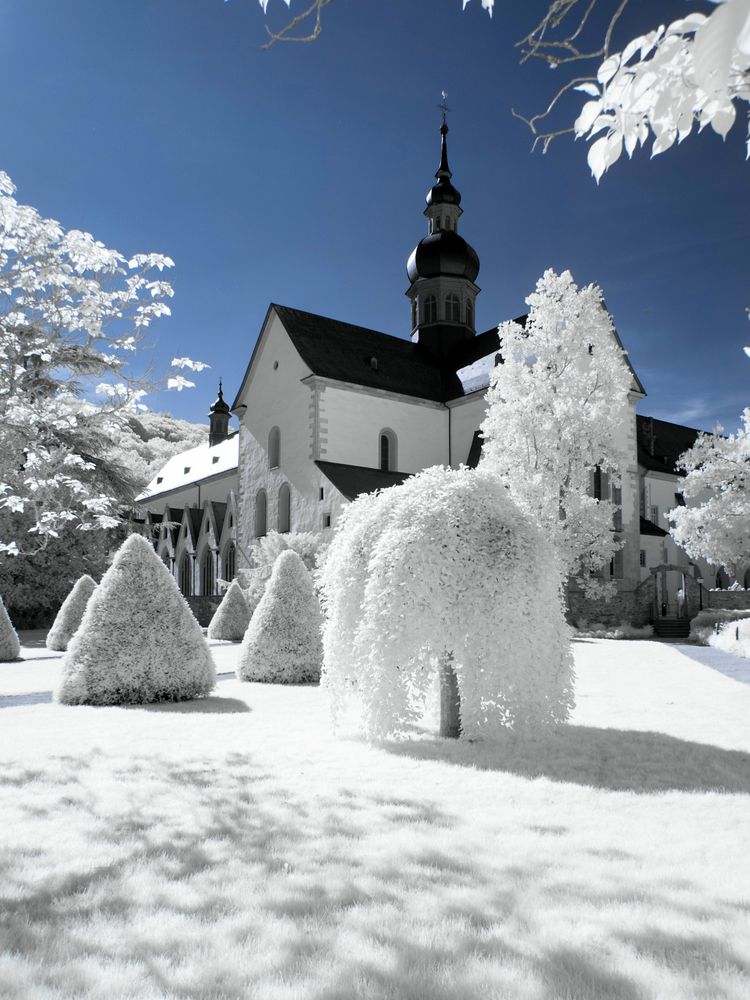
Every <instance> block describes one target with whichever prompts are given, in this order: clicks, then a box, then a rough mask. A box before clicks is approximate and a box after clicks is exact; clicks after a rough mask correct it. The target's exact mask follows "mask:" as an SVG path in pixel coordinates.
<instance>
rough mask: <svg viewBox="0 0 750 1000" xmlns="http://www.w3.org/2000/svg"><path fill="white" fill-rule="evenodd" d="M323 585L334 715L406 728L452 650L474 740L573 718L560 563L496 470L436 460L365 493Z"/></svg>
mask: <svg viewBox="0 0 750 1000" xmlns="http://www.w3.org/2000/svg"><path fill="white" fill-rule="evenodd" d="M320 582H321V585H322V588H323V600H324V606H325V609H326V611H327V620H326V624H325V628H324V651H325V658H324V672H323V677H324V683H325V684H326V685H327V687H328V690H329V692H330V696H331V705H332V709H333V713H334V722H338V721H339V720H340V719H341V717H342V715H344V714H345V713H346V712H347V710H348V709H349V708H351V707H355V708H356V709H357V710H358V716H359V719H360V723H361V726H362V729H363V730H364V732H365V734H366V735H367V736H369V737H382V736H386V735H389V734H393V733H398V732H403V731H404V730H405V729H406V728H407V727H408V725H409V723H410V722H412V721H414V720H416V719H417V718H418V717H419V716H420V715H421V714H422V712H423V710H424V705H425V699H426V697H427V695H428V693H429V692H430V690H431V689H432V688H433V686H434V681H435V675H436V670H437V664H438V661H439V659H440V658H443V657H445V656H447V655H448V654H452V658H453V666H454V669H455V672H456V675H457V679H458V688H459V694H460V705H461V730H462V734H463V735H464V736H467V737H473V736H477V735H480V734H483V733H492V732H493V731H497V730H498V729H499V728H500V727H502V726H514V727H530V726H534V725H540V724H545V723H550V722H559V721H564V720H565V719H567V717H568V714H569V710H570V708H571V707H572V705H573V667H572V656H571V652H570V644H569V629H568V627H567V625H566V623H565V619H564V614H563V600H562V589H561V573H560V570H559V568H558V566H557V564H556V562H555V560H554V558H553V556H552V555H551V554H550V550H549V545H548V544H547V543H546V541H545V539H544V538H543V536H542V535H541V533H540V532H539V530H538V529H537V528H535V527H534V526H533V525H532V524H531V523H530V521H529V520H528V519H527V518H526V517H524V516H523V515H522V514H521V513H520V512H519V510H518V508H517V507H516V506H515V505H514V504H513V503H512V502H511V501H510V500H509V498H508V493H507V490H506V489H505V488H504V487H503V486H502V485H500V484H499V482H498V480H497V478H496V477H494V476H493V475H491V474H489V473H487V472H484V471H479V470H477V471H471V470H467V469H460V470H451V469H444V468H433V469H427V470H426V471H425V472H422V473H420V474H419V475H417V476H414V477H413V478H411V479H409V480H407V482H405V483H404V484H403V485H401V486H395V487H392V488H391V489H388V490H383V491H382V492H380V493H377V494H372V495H369V496H364V497H360V498H358V499H357V500H356V501H355V502H354V503H353V504H352V505H351V506H350V507H349V508H348V509H347V511H346V512H345V515H344V517H343V519H342V522H341V526H340V527H339V528H338V530H337V532H336V535H335V537H334V539H333V542H332V543H331V547H330V549H329V550H328V557H327V559H326V562H325V564H324V566H323V569H322V572H321V578H320Z"/></svg>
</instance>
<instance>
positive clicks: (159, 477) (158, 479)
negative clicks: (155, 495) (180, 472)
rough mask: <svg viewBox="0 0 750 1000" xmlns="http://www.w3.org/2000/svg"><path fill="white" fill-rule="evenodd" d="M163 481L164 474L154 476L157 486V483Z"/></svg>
mask: <svg viewBox="0 0 750 1000" xmlns="http://www.w3.org/2000/svg"><path fill="white" fill-rule="evenodd" d="M163 482H164V476H157V477H156V483H157V486H158V484H159V483H163Z"/></svg>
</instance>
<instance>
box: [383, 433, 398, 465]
mask: <svg viewBox="0 0 750 1000" xmlns="http://www.w3.org/2000/svg"><path fill="white" fill-rule="evenodd" d="M379 441H380V456H379V459H380V461H379V468H380V471H381V472H395V471H396V461H397V457H396V444H397V440H396V435H395V434H394V433H393V431H392V430H391V429H390V428H389V427H384V428H383V430H382V431H381V432H380V439H379Z"/></svg>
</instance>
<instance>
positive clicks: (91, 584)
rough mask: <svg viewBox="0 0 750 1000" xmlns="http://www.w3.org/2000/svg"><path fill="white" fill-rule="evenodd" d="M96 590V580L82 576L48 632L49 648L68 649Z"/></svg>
mask: <svg viewBox="0 0 750 1000" xmlns="http://www.w3.org/2000/svg"><path fill="white" fill-rule="evenodd" d="M95 590H96V582H95V581H94V580H93V579H92V578H91V577H90V576H89V575H88V574H86V575H85V576H82V577H81V578H80V580H78V582H77V583H76V585H75V586H74V587H73V589H72V590H71V592H70V593H69V594H68V596H67V597H66V598H65V600H64V601H63V603H62V606H61V607H60V610H59V611H58V612H57V617H56V618H55V620H54V622H53V623H52V628H51V629H50V630H49V632H48V633H47V649H59V650H63V651H64V650H66V649H67V648H68V643H69V642H70V640H71V639H72V638H73V636H74V634H75V632H76V630H77V628H78V626H79V625H80V624H81V620H82V619H83V614H84V612H85V610H86V605H87V604H88V602H89V598H90V597H91V595H92V594H93V593H94V591H95Z"/></svg>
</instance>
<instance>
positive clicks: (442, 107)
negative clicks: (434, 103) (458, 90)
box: [438, 90, 450, 128]
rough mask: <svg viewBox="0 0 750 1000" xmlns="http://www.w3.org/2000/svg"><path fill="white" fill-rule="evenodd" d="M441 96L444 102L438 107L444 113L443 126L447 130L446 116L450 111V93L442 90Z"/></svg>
mask: <svg viewBox="0 0 750 1000" xmlns="http://www.w3.org/2000/svg"><path fill="white" fill-rule="evenodd" d="M440 95H441V97H442V98H443V100H442V102H441V103H440V104H438V107H439V108H440V110H441V111H442V113H443V125H444V126H445V127H446V128H447V125H448V123H447V122H446V120H445V115H446V113H447V112H448V111H450V108H449V107H448V91H447V90H441V91H440Z"/></svg>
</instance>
